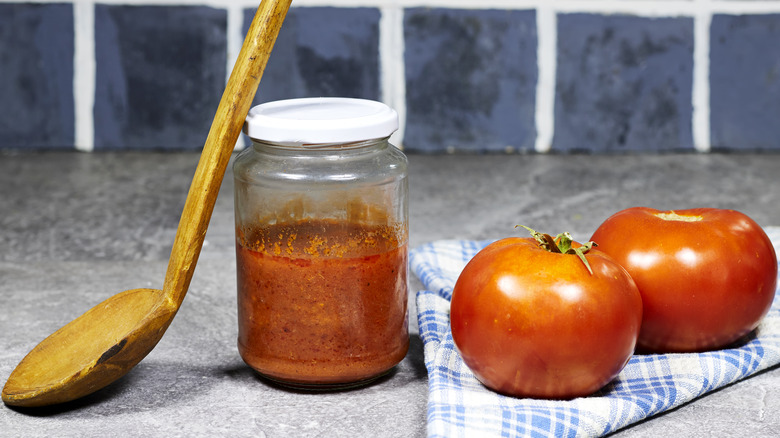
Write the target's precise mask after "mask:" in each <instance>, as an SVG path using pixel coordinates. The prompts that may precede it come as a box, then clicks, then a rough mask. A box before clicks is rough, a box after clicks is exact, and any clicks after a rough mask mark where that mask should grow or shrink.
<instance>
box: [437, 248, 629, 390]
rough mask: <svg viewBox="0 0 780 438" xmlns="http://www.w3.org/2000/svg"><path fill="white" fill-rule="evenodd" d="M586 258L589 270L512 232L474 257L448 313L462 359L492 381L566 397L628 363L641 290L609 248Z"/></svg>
mask: <svg viewBox="0 0 780 438" xmlns="http://www.w3.org/2000/svg"><path fill="white" fill-rule="evenodd" d="M548 237H549V236H548ZM575 245H578V244H576V243H575ZM585 257H586V259H587V261H588V263H589V265H590V268H591V269H592V271H593V272H592V273H590V272H589V271H588V268H587V267H586V265H585V264H584V263H583V261H582V260H581V259H580V258H579V257H578V256H577V255H574V254H562V253H553V252H550V251H548V250H547V249H544V248H542V247H540V244H539V242H537V241H536V240H534V239H533V238H526V239H523V238H507V239H503V240H499V241H497V242H494V243H492V244H490V245H488V246H487V247H485V248H484V249H483V250H482V251H480V252H479V253H477V255H476V256H474V258H473V259H472V260H471V261H469V263H468V264H467V265H466V267H465V268H464V269H463V271H462V273H461V274H460V276H459V278H458V280H457V282H456V284H455V288H454V290H453V293H452V305H451V311H450V322H451V326H452V337H453V339H454V341H455V345H456V347H457V349H458V351H459V352H460V354H461V355H462V356H463V360H464V362H465V363H466V365H468V367H469V368H470V369H471V370H472V371H473V372H474V375H475V376H476V377H477V379H479V381H481V382H482V383H483V384H484V385H485V386H487V387H488V388H490V389H492V390H494V391H497V392H500V393H503V394H508V395H512V396H519V397H536V398H550V399H568V398H573V397H578V396H585V395H590V394H592V393H594V392H595V391H597V390H599V389H600V388H602V387H603V386H604V385H606V384H607V383H609V382H610V381H611V380H612V379H614V378H615V376H617V375H618V373H619V372H620V370H621V369H622V368H623V367H624V366H625V364H626V363H627V362H628V359H629V358H630V357H631V354H632V353H633V351H634V346H635V344H636V339H637V336H638V333H639V327H640V324H641V320H642V300H641V297H640V295H639V291H638V290H637V287H636V285H635V284H634V281H633V280H632V279H631V277H630V276H629V275H628V273H627V272H626V271H625V269H623V268H622V267H621V266H620V265H618V264H617V263H615V262H614V261H613V260H612V259H610V258H609V257H608V256H607V255H606V254H604V253H602V252H600V251H598V250H590V251H589V252H587V254H586V255H585Z"/></svg>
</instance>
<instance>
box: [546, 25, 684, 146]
mask: <svg viewBox="0 0 780 438" xmlns="http://www.w3.org/2000/svg"><path fill="white" fill-rule="evenodd" d="M557 66H558V72H557V82H556V96H555V135H554V139H553V146H552V147H553V150H556V151H595V152H614V151H647V152H653V151H670V150H692V149H693V133H692V124H691V123H692V122H691V118H692V113H693V106H692V103H691V99H692V87H693V85H692V84H693V19H692V18H689V17H672V18H647V17H635V16H621V15H609V16H606V15H593V14H562V15H559V16H558V61H557Z"/></svg>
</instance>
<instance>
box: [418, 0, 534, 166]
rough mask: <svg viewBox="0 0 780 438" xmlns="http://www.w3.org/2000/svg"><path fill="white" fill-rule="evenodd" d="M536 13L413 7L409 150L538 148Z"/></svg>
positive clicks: (525, 149)
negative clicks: (536, 125)
mask: <svg viewBox="0 0 780 438" xmlns="http://www.w3.org/2000/svg"><path fill="white" fill-rule="evenodd" d="M536 38H537V37H536V13H535V12H534V11H510V10H474V9H469V10H457V9H428V8H413V9H407V10H406V11H405V14H404V41H405V55H404V64H405V68H406V132H405V135H404V147H405V148H406V149H408V150H409V151H421V152H438V151H442V150H445V149H448V150H450V151H452V150H456V151H457V150H471V151H504V150H506V149H507V148H511V149H513V150H524V151H527V150H532V149H533V147H534V139H535V137H536V130H535V122H534V111H535V99H536V94H535V93H536V79H537V62H536V47H537V39H536Z"/></svg>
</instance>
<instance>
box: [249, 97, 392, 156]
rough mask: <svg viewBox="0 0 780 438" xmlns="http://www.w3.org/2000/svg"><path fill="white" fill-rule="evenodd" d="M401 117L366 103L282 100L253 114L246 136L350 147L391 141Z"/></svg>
mask: <svg viewBox="0 0 780 438" xmlns="http://www.w3.org/2000/svg"><path fill="white" fill-rule="evenodd" d="M396 129H398V114H397V113H396V112H395V110H393V109H392V108H390V107H389V106H387V105H385V104H383V103H381V102H376V101H373V100H365V99H351V98H343V97H315V98H303V99H289V100H279V101H275V102H268V103H264V104H261V105H257V106H255V107H254V108H252V109H251V110H250V111H249V114H248V115H247V117H246V123H244V133H245V134H246V135H248V136H249V137H250V138H252V139H255V140H264V141H270V142H274V143H284V144H299V145H300V144H329V143H349V142H355V141H362V140H371V139H375V138H384V137H389V136H390V134H392V133H393V132H395V130H396Z"/></svg>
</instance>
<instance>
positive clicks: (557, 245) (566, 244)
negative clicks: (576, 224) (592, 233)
mask: <svg viewBox="0 0 780 438" xmlns="http://www.w3.org/2000/svg"><path fill="white" fill-rule="evenodd" d="M517 227H523V228H525V229H526V230H528V231H529V232H530V233H531V235H532V236H534V239H536V241H537V242H538V243H539V246H540V247H541V248H543V249H545V250H547V251H550V252H552V253H556V254H575V255H576V256H577V257H579V258H580V260H582V263H584V264H585V267H586V268H588V272H590V274H591V275H593V269H592V268H591V267H590V263H588V259H587V258H585V253H587V252H588V251H590V250H591V248H593V247H594V246H597V245H596V242H587V243H584V244H582V246H579V247H577V248H574V247H573V245H572V243H573V242H574V239H572V237H571V234H569V233H568V232H567V231H564V232H563V233H560V234H558V235H557V236H555V237H552V236H551V235H549V234H546V233H540V232H538V231H536V230H533V229H531V228H529V227H526V226H525V225H516V226H515V228H517Z"/></svg>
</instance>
